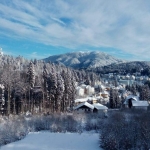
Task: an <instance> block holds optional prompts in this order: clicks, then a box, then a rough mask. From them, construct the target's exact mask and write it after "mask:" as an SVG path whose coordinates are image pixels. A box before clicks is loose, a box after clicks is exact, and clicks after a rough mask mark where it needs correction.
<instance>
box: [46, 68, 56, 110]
mask: <svg viewBox="0 0 150 150" xmlns="http://www.w3.org/2000/svg"><path fill="white" fill-rule="evenodd" d="M47 84H48V91H49V99H50V107H51V110H52V111H53V112H54V111H55V110H56V106H55V105H56V103H57V102H55V100H56V89H57V78H56V72H55V70H54V68H52V71H51V72H50V73H49V76H48V78H47Z"/></svg>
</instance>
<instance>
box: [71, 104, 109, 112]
mask: <svg viewBox="0 0 150 150" xmlns="http://www.w3.org/2000/svg"><path fill="white" fill-rule="evenodd" d="M107 109H108V108H107V107H106V106H104V105H102V104H99V103H95V104H90V103H88V102H83V103H81V104H79V105H77V106H76V107H74V110H77V111H78V112H104V113H106V112H107Z"/></svg>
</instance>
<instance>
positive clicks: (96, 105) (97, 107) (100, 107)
mask: <svg viewBox="0 0 150 150" xmlns="http://www.w3.org/2000/svg"><path fill="white" fill-rule="evenodd" d="M93 106H94V108H96V109H98V110H101V109H108V108H107V107H106V106H104V105H102V104H100V103H95V104H93Z"/></svg>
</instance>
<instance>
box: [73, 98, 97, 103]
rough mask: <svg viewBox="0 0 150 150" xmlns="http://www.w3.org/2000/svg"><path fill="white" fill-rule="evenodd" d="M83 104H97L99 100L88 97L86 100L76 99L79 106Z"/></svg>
mask: <svg viewBox="0 0 150 150" xmlns="http://www.w3.org/2000/svg"><path fill="white" fill-rule="evenodd" d="M83 102H89V103H90V104H94V103H97V98H96V97H86V98H79V99H75V104H76V105H78V104H80V103H83Z"/></svg>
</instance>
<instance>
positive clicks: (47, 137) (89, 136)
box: [0, 132, 100, 150]
mask: <svg viewBox="0 0 150 150" xmlns="http://www.w3.org/2000/svg"><path fill="white" fill-rule="evenodd" d="M98 140H99V135H98V134H96V133H82V134H78V133H50V132H39V133H30V134H29V135H27V136H26V138H24V139H23V140H21V141H17V142H14V143H10V144H8V145H6V146H2V147H1V148H0V150H100V148H99V142H98Z"/></svg>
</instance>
